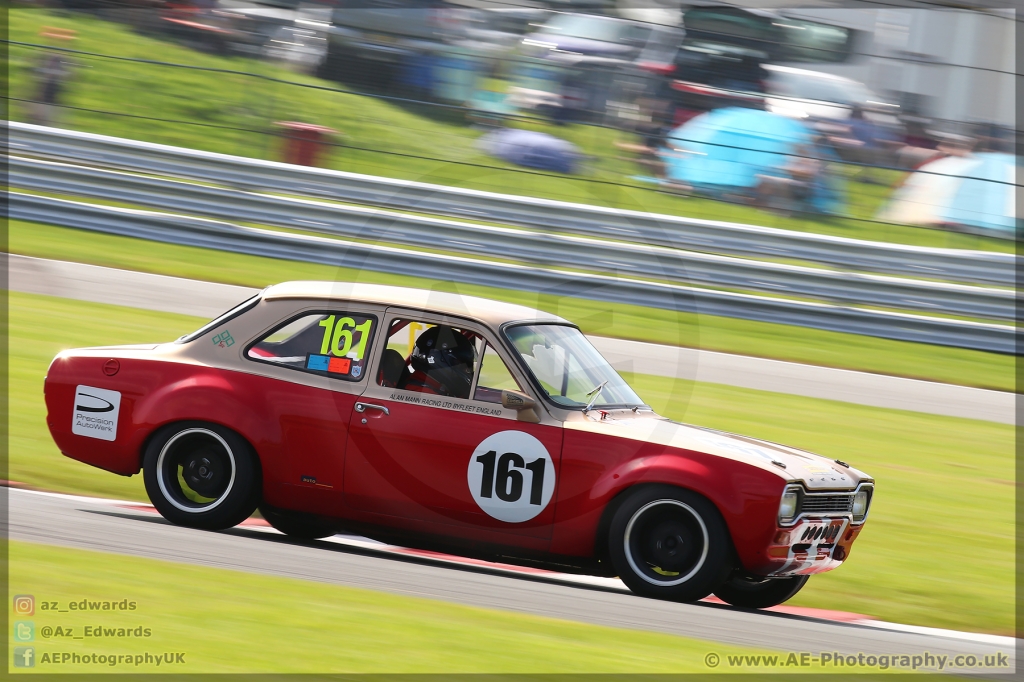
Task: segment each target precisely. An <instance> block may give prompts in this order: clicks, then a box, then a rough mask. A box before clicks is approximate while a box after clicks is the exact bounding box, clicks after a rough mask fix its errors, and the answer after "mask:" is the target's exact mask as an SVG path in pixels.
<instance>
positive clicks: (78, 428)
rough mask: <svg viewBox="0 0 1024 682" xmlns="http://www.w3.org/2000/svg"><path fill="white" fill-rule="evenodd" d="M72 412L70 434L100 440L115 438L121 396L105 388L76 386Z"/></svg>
mask: <svg viewBox="0 0 1024 682" xmlns="http://www.w3.org/2000/svg"><path fill="white" fill-rule="evenodd" d="M73 408H74V409H73V410H72V416H73V418H72V421H71V433H73V434H75V435H77V436H86V437H88V438H99V439H100V440H114V439H115V438H116V437H117V415H118V412H120V411H121V394H120V393H119V392H117V391H109V390H107V389H105V388H94V387H92V386H78V387H77V388H76V389H75V403H74V405H73Z"/></svg>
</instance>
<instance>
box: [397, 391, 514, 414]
mask: <svg viewBox="0 0 1024 682" xmlns="http://www.w3.org/2000/svg"><path fill="white" fill-rule="evenodd" d="M388 400H394V401H395V402H399V403H408V404H410V405H423V406H424V407H439V408H441V409H442V410H452V411H454V412H465V413H467V414H485V415H487V416H489V417H501V416H502V415H504V414H505V410H504V409H502V407H501V406H500V405H495V404H493V403H485V404H482V405H480V404H477V403H474V402H473V401H471V400H464V399H462V398H448V397H445V396H439V395H434V394H432V393H412V392H409V393H392V394H391V395H389V396H388Z"/></svg>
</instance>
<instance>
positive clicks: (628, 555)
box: [608, 485, 733, 601]
mask: <svg viewBox="0 0 1024 682" xmlns="http://www.w3.org/2000/svg"><path fill="white" fill-rule="evenodd" d="M627 495H628V497H627V498H626V499H625V500H623V501H622V503H621V504H620V505H619V507H618V509H617V510H616V511H615V514H614V516H613V517H612V521H611V525H610V528H609V539H608V553H609V557H610V559H611V562H612V565H613V566H614V567H615V569H616V571H617V572H618V575H619V577H620V578H621V579H622V582H624V583H625V584H626V586H627V587H629V589H630V590H632V591H633V592H635V593H637V594H641V595H644V596H647V597H655V598H658V599H670V600H673V601H696V600H698V599H703V598H704V597H706V596H708V595H709V594H711V593H712V592H713V591H714V590H715V588H717V587H718V586H719V585H720V584H721V583H722V582H723V581H724V580H725V579H726V577H727V576H728V575H729V573H730V572H731V571H732V556H733V554H732V543H731V540H730V538H729V531H728V528H727V527H726V525H725V521H724V520H722V516H721V514H719V513H718V509H716V508H715V506H714V505H713V504H712V503H711V502H709V501H708V500H707V499H705V498H704V497H701V496H700V495H698V494H696V493H694V492H691V491H688V490H683V489H680V488H674V487H671V486H665V485H657V486H645V487H643V488H639V489H637V490H636V491H635V492H632V493H627Z"/></svg>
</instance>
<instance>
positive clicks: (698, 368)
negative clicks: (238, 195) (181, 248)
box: [9, 255, 1016, 424]
mask: <svg viewBox="0 0 1024 682" xmlns="http://www.w3.org/2000/svg"><path fill="white" fill-rule="evenodd" d="M9 287H10V289H11V290H12V291H21V292H26V293H32V294H47V295H50V296H60V297H65V298H73V299H78V300H84V301H94V302H97V303H111V304H115V305H123V306H129V307H135V308H145V309H147V310H159V311H165V312H173V313H182V314H186V315H196V316H199V317H206V318H213V317H215V316H217V315H219V314H220V313H222V312H224V311H225V310H227V309H229V308H231V307H232V306H234V305H235V304H236V303H239V302H240V301H242V300H244V299H246V298H248V297H249V296H251V295H253V294H254V293H256V290H255V289H250V288H247V287H240V286H232V285H229V284H217V283H213V282H201V281H197V280H190V279H182V278H178V277H167V276H163V275H154V274H150V273H142V272H134V271H129V270H117V269H114V268H105V267H99V266H95V265H85V264H82V263H70V262H66V261H55V260H46V259H41V258H30V257H27V256H17V255H11V256H9ZM154 340H157V339H154ZM591 340H592V341H593V342H594V345H595V346H597V348H598V349H599V350H600V351H601V353H602V354H604V356H605V357H606V358H608V360H609V361H610V362H611V363H612V364H613V365H614V366H615V367H616V368H617V369H619V370H620V371H626V372H636V373H639V374H653V375H656V376H663V377H673V378H680V379H695V380H697V381H704V382H709V383H716V384H726V385H729V386H739V387H742V388H752V389H757V390H762V391H774V392H777V393H789V394H793V395H802V396H807V397H810V398H822V399H826V400H839V401H843V402H849V403H857V404H860V405H872V406H875V407H884V408H891V409H901V410H912V411H916V412H926V413H930V414H939V415H944V416H949V417H965V418H967V419H982V420H985V421H994V422H1000V423H1004V424H1013V423H1015V422H1014V418H1015V413H1016V408H1015V403H1016V401H1015V398H1016V396H1015V394H1013V393H1009V392H1005V391H991V390H984V389H979V388H970V387H967V386H954V385H951V384H942V383H936V382H931V381H919V380H915V379H905V378H901V377H892V376H884V375H880V374H871V373H867V372H853V371H849V370H843V369H834V368H830V367H817V366H813V365H803V364H799V363H792V362H781V361H778V360H767V359H764V358H754V357H746V356H741V355H731V354H728V353H716V352H712V351H703V350H695V349H690V348H676V347H673V346H665V345H658V344H652V343H642V342H639V341H626V340H622V339H610V338H601V337H591Z"/></svg>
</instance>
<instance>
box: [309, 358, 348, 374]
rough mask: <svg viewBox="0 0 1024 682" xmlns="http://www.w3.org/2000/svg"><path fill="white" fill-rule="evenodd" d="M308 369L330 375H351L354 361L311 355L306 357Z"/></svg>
mask: <svg viewBox="0 0 1024 682" xmlns="http://www.w3.org/2000/svg"><path fill="white" fill-rule="evenodd" d="M306 369H311V370H313V371H315V372H327V373H329V374H349V373H350V372H351V371H352V360H351V359H350V358H336V357H332V356H330V355H319V354H316V353H310V354H308V355H307V356H306ZM356 376H359V375H358V374H356Z"/></svg>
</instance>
